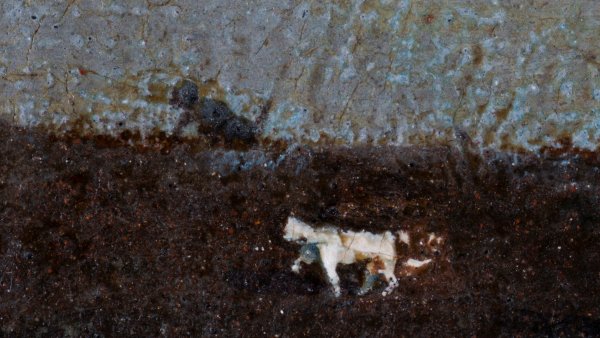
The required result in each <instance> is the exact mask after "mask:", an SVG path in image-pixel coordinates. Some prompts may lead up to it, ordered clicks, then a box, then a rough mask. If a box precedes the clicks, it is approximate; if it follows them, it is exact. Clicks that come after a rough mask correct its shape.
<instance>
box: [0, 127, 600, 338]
mask: <svg viewBox="0 0 600 338" xmlns="http://www.w3.org/2000/svg"><path fill="white" fill-rule="evenodd" d="M100 141H101V140H100V139H96V140H87V141H81V140H73V139H71V140H56V139H52V138H49V137H47V136H44V135H43V134H41V133H38V132H36V131H23V130H15V129H11V128H9V127H6V126H2V127H1V128H0V142H1V143H0V226H1V228H0V272H1V274H0V324H1V326H0V328H1V330H2V333H3V335H6V336H27V337H31V336H63V335H71V336H87V337H90V336H109V337H112V336H129V335H132V336H146V337H150V336H159V335H161V334H164V335H166V336H182V335H183V336H188V335H192V336H200V335H203V336H208V335H217V336H248V337H250V336H261V335H266V336H275V335H280V336H333V337H338V336H364V337H370V336H406V337H413V336H424V337H432V336H458V337H468V336H472V335H474V336H498V335H501V336H518V335H521V336H561V335H562V336H594V335H599V334H600V311H599V303H600V288H599V286H598V279H599V277H600V241H599V240H600V226H599V222H600V185H599V182H600V170H599V169H598V164H600V160H599V157H598V156H596V155H594V154H586V155H585V156H583V155H575V154H571V155H569V154H566V155H562V156H554V157H550V156H546V157H545V158H543V159H539V158H534V157H531V156H529V157H528V156H519V157H518V156H508V155H502V154H495V153H488V154H485V156H483V157H477V156H469V155H465V154H464V153H461V152H459V151H457V150H450V149H445V148H439V149H399V148H370V149H366V148H365V149H358V148H355V149H344V148H342V149H340V148H327V149H308V148H298V149H296V150H290V151H288V153H287V155H286V157H285V159H283V157H282V159H283V160H282V161H281V162H279V164H278V165H276V166H274V167H271V166H267V167H265V166H263V165H257V166H254V167H252V166H250V165H249V164H250V163H248V162H247V161H246V160H244V159H242V160H241V161H240V163H235V165H233V166H228V163H227V162H228V160H226V159H220V157H219V156H220V155H218V154H219V153H218V151H217V150H214V151H209V150H204V151H203V150H198V149H196V147H193V146H191V145H190V144H189V143H187V144H186V143H179V144H173V145H171V146H170V147H169V148H163V149H162V150H157V149H153V148H152V147H151V148H148V149H141V148H140V147H137V148H136V147H115V146H113V147H106V142H100ZM252 147H253V149H255V150H256V149H258V147H259V146H258V145H253V146H252ZM247 150H248V149H247ZM250 150H252V149H250ZM264 152H265V153H264V155H265V156H267V158H271V159H273V160H276V159H278V158H279V156H280V155H281V154H282V152H281V151H280V150H277V149H276V148H275V147H272V148H269V149H267V150H264ZM217 164H218V165H217ZM216 167H218V168H221V169H220V171H219V170H215V168H216ZM219 172H220V173H219ZM290 212H295V213H296V214H297V215H299V216H300V217H303V218H304V219H305V220H307V221H310V222H329V223H332V224H335V225H338V226H341V227H344V228H353V229H362V228H364V229H366V230H369V231H383V230H385V229H389V230H394V231H395V230H398V229H409V230H410V229H411V228H413V227H425V228H426V229H427V230H430V231H436V232H438V233H441V234H443V235H444V236H445V237H447V241H446V245H445V247H444V249H443V254H442V257H440V258H439V259H438V260H436V263H435V264H434V266H433V267H432V268H431V269H429V270H427V271H426V272H424V273H422V274H421V275H419V276H417V277H416V278H413V277H401V278H400V287H399V288H398V289H397V290H396V292H394V293H393V294H392V295H391V296H388V297H385V298H383V297H382V296H381V289H382V285H378V286H377V287H378V288H377V290H375V291H374V292H372V293H370V294H368V295H366V296H363V297H359V296H357V295H356V294H355V293H356V290H357V288H358V287H359V284H360V282H361V280H360V271H361V267H356V266H340V267H339V269H338V271H339V272H340V274H341V276H342V288H343V292H344V293H343V294H342V296H341V297H340V298H339V299H336V298H333V297H332V295H331V291H330V290H329V288H328V286H327V283H326V282H325V279H324V278H323V275H322V273H321V271H320V268H319V267H318V266H316V265H313V266H310V267H305V268H304V269H303V271H302V273H301V274H300V275H295V274H293V273H292V272H291V271H290V269H289V268H290V265H291V264H292V262H293V260H294V259H295V258H296V254H297V250H298V246H297V245H293V244H290V243H287V242H285V241H283V240H282V232H281V230H282V226H283V223H284V221H285V219H286V217H287V216H288V215H289V214H290ZM263 247H264V251H263V250H262V248H263ZM256 248H258V251H257V250H256Z"/></svg>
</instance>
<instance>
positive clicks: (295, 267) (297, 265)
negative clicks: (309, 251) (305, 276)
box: [292, 257, 302, 273]
mask: <svg viewBox="0 0 600 338" xmlns="http://www.w3.org/2000/svg"><path fill="white" fill-rule="evenodd" d="M300 262H302V257H298V258H297V259H296V260H295V261H294V264H293V265H292V271H294V272H295V273H300Z"/></svg>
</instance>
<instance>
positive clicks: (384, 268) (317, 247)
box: [284, 216, 428, 297]
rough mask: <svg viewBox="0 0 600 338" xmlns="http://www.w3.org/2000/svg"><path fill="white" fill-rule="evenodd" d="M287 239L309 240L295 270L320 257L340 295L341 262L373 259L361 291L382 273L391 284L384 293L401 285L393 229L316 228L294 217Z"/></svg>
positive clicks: (368, 264)
mask: <svg viewBox="0 0 600 338" xmlns="http://www.w3.org/2000/svg"><path fill="white" fill-rule="evenodd" d="M284 238H285V239H286V240H288V241H295V242H303V241H304V243H305V245H304V246H302V248H301V249H300V257H298V259H296V261H295V262H294V265H292V271H294V272H296V273H297V272H299V271H300V262H304V263H307V264H311V263H313V262H315V261H317V260H319V259H320V262H321V265H322V266H323V269H324V270H325V273H326V274H327V277H328V278H329V282H330V283H331V285H332V286H333V291H334V294H335V296H336V297H337V296H339V295H340V279H339V277H338V274H337V272H336V267H337V265H338V264H339V263H342V264H352V263H356V262H358V261H363V260H368V261H369V262H368V263H367V270H366V271H365V281H364V284H363V287H362V288H361V294H362V293H365V292H367V291H368V290H369V289H370V288H371V287H372V285H373V282H374V280H375V279H376V278H377V276H378V275H379V274H382V275H383V276H384V277H385V280H386V281H387V283H388V286H387V287H386V288H385V291H384V292H383V295H384V296H385V295H387V294H389V293H390V292H392V291H393V290H394V289H395V288H396V287H397V286H398V279H397V278H396V276H395V275H394V269H395V267H396V259H397V256H396V243H395V241H396V238H395V237H394V235H392V233H391V232H389V231H386V232H384V233H383V234H371V233H368V232H365V231H361V232H354V231H342V230H339V229H336V228H333V227H323V228H313V227H311V226H310V225H308V224H306V223H304V222H302V221H301V220H299V219H297V218H295V217H292V216H290V217H288V220H287V223H286V225H285V229H284ZM427 263H428V262H427Z"/></svg>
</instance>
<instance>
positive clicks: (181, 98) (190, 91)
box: [151, 80, 199, 108]
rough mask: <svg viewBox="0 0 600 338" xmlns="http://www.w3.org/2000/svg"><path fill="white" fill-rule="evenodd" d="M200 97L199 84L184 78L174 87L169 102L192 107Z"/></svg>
mask: <svg viewBox="0 0 600 338" xmlns="http://www.w3.org/2000/svg"><path fill="white" fill-rule="evenodd" d="M151 92H152V90H151ZM198 99H199V96H198V86H197V85H196V84H195V83H194V82H192V81H190V80H183V81H181V82H179V83H178V84H177V85H176V86H175V88H173V91H172V92H171V100H170V101H169V103H170V104H171V105H173V106H177V107H181V108H192V107H193V106H194V105H195V104H196V102H198Z"/></svg>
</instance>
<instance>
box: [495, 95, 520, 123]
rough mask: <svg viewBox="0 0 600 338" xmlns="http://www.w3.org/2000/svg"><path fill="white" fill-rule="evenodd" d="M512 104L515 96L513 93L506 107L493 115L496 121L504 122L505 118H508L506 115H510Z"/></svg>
mask: <svg viewBox="0 0 600 338" xmlns="http://www.w3.org/2000/svg"><path fill="white" fill-rule="evenodd" d="M514 102H515V94H514V93H513V94H512V97H511V99H510V102H509V103H508V105H507V106H506V107H504V108H500V109H498V110H496V111H495V112H494V115H496V121H498V122H500V121H504V120H506V118H507V117H508V113H510V111H511V110H512V109H513V105H514Z"/></svg>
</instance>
